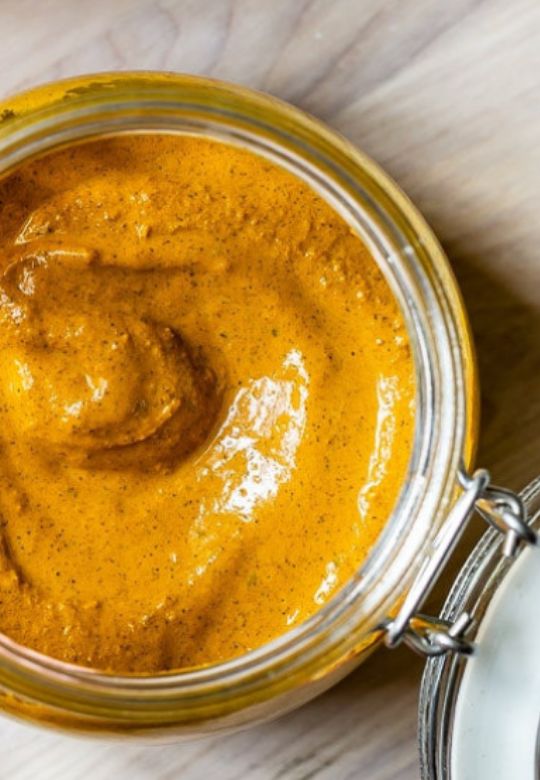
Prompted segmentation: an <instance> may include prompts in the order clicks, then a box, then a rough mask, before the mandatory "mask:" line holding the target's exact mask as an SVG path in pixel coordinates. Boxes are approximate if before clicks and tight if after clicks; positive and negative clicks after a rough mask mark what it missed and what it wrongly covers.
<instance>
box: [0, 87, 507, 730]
mask: <svg viewBox="0 0 540 780" xmlns="http://www.w3.org/2000/svg"><path fill="white" fill-rule="evenodd" d="M133 132H139V133H140V132H164V133H189V134H193V135H203V136H207V137H212V138H215V139H219V140H222V141H225V142H227V143H231V144H235V145H240V146H242V147H244V148H246V149H249V150H251V151H252V152H254V153H256V154H259V155H263V156H265V157H267V158H268V159H270V160H271V161H273V162H275V163H277V164H278V165H281V166H283V167H285V168H287V169H288V170H290V171H291V172H293V173H294V174H295V175H297V176H300V177H301V178H303V179H304V180H305V181H307V182H308V183H309V184H310V185H311V186H312V187H314V188H315V189H316V190H317V191H318V192H319V193H320V194H321V195H322V196H323V197H324V198H325V199H326V200H327V201H328V202H329V203H330V204H331V205H332V206H333V207H334V208H335V209H336V210H337V211H338V212H339V213H340V214H341V215H342V216H343V218H344V219H345V220H347V222H348V223H349V224H350V225H351V227H352V228H353V230H355V231H356V232H357V233H358V234H359V235H360V237H361V238H362V240H363V241H364V242H365V244H366V245H367V246H368V247H369V249H370V250H371V252H372V254H373V256H374V258H375V259H376V261H377V262H378V263H379V265H380V267H381V269H382V271H383V272H384V274H385V276H386V278H387V280H388V282H389V284H390V285H391V287H392V290H393V292H394V293H395V295H396V297H397V299H398V301H399V303H400V306H401V308H402V310H403V314H404V317H405V320H406V324H407V328H408V335H409V339H410V342H411V346H412V350H413V355H414V363H415V371H416V427H415V440H414V447H413V452H412V455H411V460H410V466H409V471H408V475H407V478H406V480H405V483H404V485H403V489H402V491H401V494H400V496H399V499H398V502H397V504H396V506H395V509H394V511H393V513H392V515H391V517H389V518H388V522H387V524H386V526H385V528H384V530H383V532H382V533H381V535H380V538H379V539H378V541H377V543H376V544H375V546H374V548H373V549H372V551H371V553H370V555H369V557H368V558H367V560H366V561H365V562H364V563H363V564H362V566H361V567H360V569H359V570H358V572H357V573H356V575H355V576H354V577H353V578H352V579H351V581H350V582H349V583H348V584H347V585H346V586H345V587H344V588H343V589H342V590H341V591H340V592H339V593H338V594H337V595H336V596H335V597H334V598H333V599H332V600H331V601H330V602H329V603H328V604H327V605H326V606H325V607H324V608H323V609H321V610H320V611H319V612H318V613H316V614H315V615H314V616H313V617H311V618H310V619H309V620H307V621H306V622H305V623H303V624H302V625H300V626H298V627H296V628H295V629H293V630H291V631H290V632H288V633H286V634H284V635H283V636H281V637H279V638H278V639H276V640H274V641H273V642H271V643H269V644H267V645H264V646H263V647H260V648H259V649H257V650H255V651H253V652H250V653H248V654H246V655H244V656H241V657H239V658H235V659H233V660H231V661H228V662H226V663H220V664H216V665H211V666H207V667H204V668H197V669H193V670H187V671H183V672H181V673H170V674H169V673H167V674H159V675H154V676H149V675H139V676H137V675H129V676H128V675H124V676H119V675H110V674H103V673H99V672H97V671H94V670H89V669H85V668H82V667H76V666H71V665H68V664H65V663H62V662H60V661H57V660H55V659H52V658H48V657H45V656H43V655H40V654H39V653H36V652H33V651H31V650H29V649H27V648H25V647H22V646H20V645H17V644H16V643H15V642H13V641H11V640H10V639H8V638H7V637H5V636H2V635H0V708H1V709H3V710H4V711H6V712H9V713H14V714H17V715H22V716H24V717H27V718H30V719H33V720H36V721H40V722H44V723H49V724H55V725H60V726H63V727H66V728H71V729H77V730H81V731H92V732H100V733H114V734H119V733H121V734H125V735H139V734H143V733H144V734H152V735H154V734H155V735H161V736H162V737H163V736H164V735H168V734H169V735H171V736H174V738H177V737H178V736H179V735H190V734H200V733H205V732H210V731H213V730H218V729H220V730H223V729H231V728H236V727H240V726H245V725H247V724H253V723H255V722H258V721H261V720H264V719H266V718H269V717H273V716H275V715H277V714H279V713H282V712H285V711H287V710H289V709H291V708H293V707H296V706H298V705H299V704H301V703H303V702H305V701H307V700H308V699H310V698H312V697H313V696H315V695H316V694H318V693H320V692H321V691H323V690H325V689H326V688H328V687H329V686H330V685H331V684H333V683H334V682H335V681H336V680H338V679H340V678H341V677H343V676H344V675H345V674H346V673H347V672H349V671H350V670H351V669H352V668H353V667H354V666H356V665H357V664H359V663H360V662H361V661H362V660H363V659H364V658H365V657H366V655H367V654H368V653H369V652H371V651H372V650H373V649H374V648H375V647H376V646H377V644H379V643H380V642H381V641H382V640H383V639H384V638H385V636H386V640H387V643H388V644H395V643H397V642H398V641H400V639H402V638H406V639H407V640H408V641H409V642H410V643H411V644H413V645H417V646H418V645H425V646H426V647H429V646H430V645H432V647H433V650H434V651H435V650H437V648H439V649H440V647H439V645H438V644H437V643H439V644H440V642H441V641H443V639H442V638H441V637H442V634H443V633H444V632H442V630H441V626H439V625H436V626H435V627H433V626H432V627H431V629H430V626H429V624H422V625H419V624H417V625H415V624H414V622H413V621H412V620H411V616H412V613H413V612H414V611H415V609H416V608H417V607H418V605H419V604H420V602H421V600H422V598H423V596H424V595H425V592H426V590H427V588H428V585H429V584H430V582H431V580H432V579H433V577H434V576H435V573H436V570H437V569H438V568H439V567H440V565H441V563H442V562H443V561H444V559H445V557H446V554H447V552H448V550H449V549H450V548H451V547H452V545H453V543H454V541H455V538H457V535H458V534H459V532H460V529H461V528H462V527H463V523H464V521H465V518H466V517H467V516H468V515H469V514H470V512H471V510H472V509H473V507H474V505H475V503H476V502H478V500H479V499H481V498H482V497H484V499H485V501H486V502H489V500H490V499H489V496H487V493H486V492H485V491H486V489H487V478H486V476H485V474H483V473H482V478H481V479H480V478H477V479H476V481H475V478H472V479H471V478H469V477H467V476H466V472H465V471H464V469H465V468H468V466H469V464H470V462H471V459H472V455H473V452H474V449H475V443H476V429H477V397H478V385H477V377H476V371H475V362H474V357H473V349H472V345H471V336H470V332H469V327H468V323H467V317H466V314H465V311H464V308H463V303H462V300H461V297H460V294H459V291H458V288H457V286H456V282H455V280H454V277H453V275H452V272H451V270H450V268H449V265H448V261H447V259H446V257H445V255H444V253H443V252H442V250H441V248H440V246H439V244H438V243H437V240H436V239H435V237H434V235H433V234H432V232H431V230H430V229H429V227H428V226H427V224H426V223H425V222H424V220H423V218H422V217H421V216H420V214H419V213H418V212H417V211H416V209H415V208H414V206H413V205H412V204H411V202H410V201H409V200H408V199H407V198H406V196H405V195H404V194H403V193H402V192H401V191H400V190H399V188H398V187H397V186H396V184H395V183H394V182H393V181H391V180H390V179H389V178H388V176H387V175H386V174H385V173H383V171H381V170H380V169H379V168H378V167H377V165H375V164H374V163H373V162H372V161H371V160H369V159H368V158H367V157H366V156H365V155H363V154H362V153H360V152H359V151H358V150H357V149H355V148H354V147H353V146H352V145H351V144H349V143H348V142H347V141H346V140H345V139H344V138H342V137H341V136H339V135H338V134H337V133H335V132H333V131H331V130H330V129H328V128H327V127H325V126H324V125H322V124H321V123H319V122H317V121H316V120H314V119H313V118H311V117H309V116H307V115H306V114H304V113H302V112H301V111H299V110H297V109H296V108H293V107H292V106H290V105H287V104H285V103H282V102H280V101H278V100H276V99H274V98H272V97H269V96H267V95H262V94H260V93H256V92H253V91H250V90H247V89H243V88H241V87H237V86H233V85H229V84H225V83H220V82H216V81H212V80H208V79H202V78H195V77H191V76H189V77H188V76H181V75H173V74H159V73H117V74H105V75H103V74H102V75H99V76H87V77H83V78H77V79H74V80H69V81H64V82H60V83H56V84H53V85H48V86H44V87H41V88H38V89H36V90H33V91H31V92H28V93H25V94H22V95H19V96H16V97H14V98H11V99H9V100H7V101H5V102H4V103H3V104H0V175H5V174H6V173H8V172H10V171H12V170H13V169H15V168H16V167H17V166H18V165H20V164H21V163H23V162H24V161H26V160H28V159H29V158H31V157H33V156H35V155H42V154H45V153H47V152H50V151H51V150H53V149H57V148H59V147H65V146H66V145H69V144H73V143H76V142H80V141H83V140H87V139H95V138H102V137H104V136H110V135H113V134H118V133H133ZM351 389H352V388H351ZM460 480H461V484H460ZM492 503H493V502H492ZM518 530H519V529H518ZM454 634H455V637H454V638H456V637H457V640H458V639H459V637H458V635H457V632H454ZM457 640H456V641H457ZM448 641H449V642H450V643H451V641H452V638H451V637H450V639H449V640H448ZM443 644H444V641H443Z"/></svg>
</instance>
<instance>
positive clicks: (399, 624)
mask: <svg viewBox="0 0 540 780" xmlns="http://www.w3.org/2000/svg"><path fill="white" fill-rule="evenodd" d="M458 481H459V484H460V485H461V487H462V488H463V493H462V494H461V495H460V497H459V498H458V499H457V501H456V503H455V504H454V506H453V507H452V509H451V510H450V513H449V515H448V519H447V520H446V522H445V523H444V525H443V527H442V528H441V530H440V532H439V534H438V535H437V537H436V538H435V541H434V544H433V554H432V555H431V556H430V557H429V558H428V559H427V560H426V562H425V564H424V565H423V567H422V569H421V570H420V573H419V575H418V576H417V578H416V580H415V581H414V583H413V585H412V588H411V590H410V591H409V593H408V595H407V597H406V598H405V601H404V602H403V604H402V606H401V609H400V610H399V612H398V614H397V615H396V616H395V617H394V618H387V619H386V620H385V621H383V623H382V625H381V626H380V627H381V628H382V629H383V630H384V631H385V633H386V636H385V642H386V645H387V646H388V647H396V646H397V645H399V644H401V642H404V643H405V644H406V645H408V646H409V647H411V649H413V650H415V651H416V652H418V653H420V654H421V655H425V656H437V655H444V654H446V653H460V654H462V655H470V654H471V653H472V652H474V645H473V644H472V643H471V642H470V641H469V640H468V639H467V632H468V631H469V629H470V628H471V626H472V625H473V622H474V621H473V618H472V616H471V615H469V614H468V613H467V612H462V613H461V614H460V615H458V617H457V618H456V619H455V621H454V622H453V623H450V622H448V621H442V620H439V619H437V618H432V617H429V616H427V615H423V614H420V613H418V609H419V608H420V607H421V605H422V604H423V602H424V600H425V599H426V597H427V596H428V594H429V593H430V591H431V589H432V588H433V585H434V584H435V582H436V580H437V578H438V577H439V575H440V573H441V571H442V569H443V568H444V566H445V565H446V563H447V561H448V559H449V558H450V555H451V554H452V552H453V551H454V549H455V547H456V545H457V543H458V541H459V539H460V538H461V535H462V533H463V531H464V530H465V527H466V525H467V523H468V521H469V519H470V518H471V516H472V515H473V513H474V511H475V510H476V511H477V512H478V513H479V515H480V516H481V517H483V518H484V519H485V520H486V522H488V523H489V524H490V525H491V526H493V528H495V529H496V530H497V531H499V532H500V533H502V534H504V542H503V548H502V554H503V555H504V556H506V557H510V558H511V557H513V556H514V555H515V554H516V552H517V551H518V549H519V548H520V547H521V546H522V545H523V544H538V535H537V534H536V532H535V531H534V530H533V529H532V528H531V527H530V526H529V525H528V524H527V514H526V511H525V507H524V504H523V501H522V500H521V499H520V498H519V496H518V495H517V494H516V493H513V492H512V491H511V490H507V489H506V488H500V487H496V486H495V485H491V484H490V482H491V478H490V475H489V472H488V471H487V470H486V469H478V470H477V471H475V472H474V474H472V475H469V474H468V473H467V472H466V470H465V468H464V467H463V466H462V467H460V469H459V470H458Z"/></svg>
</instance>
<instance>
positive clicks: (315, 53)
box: [0, 0, 540, 780]
mask: <svg viewBox="0 0 540 780" xmlns="http://www.w3.org/2000/svg"><path fill="white" fill-rule="evenodd" d="M0 31H1V32H2V46H1V47H0V93H1V94H7V93H9V92H13V91H15V90H18V89H21V88H24V87H28V86H30V85H33V84H36V83H38V82H42V81H45V80H49V79H55V78H59V77H62V76H68V75H71V74H76V73H83V72H90V71H98V70H108V69H130V68H137V69H140V68H155V69H167V70H179V71H187V72H192V73H204V74H211V75H214V76H217V77H220V78H224V79H229V80H234V81H238V82H241V83H243V84H247V85H250V86H254V87H258V88H260V89H263V90H266V91H269V92H272V93H274V94H276V95H279V96H280V97H282V98H285V99H287V100H290V101H292V102H294V103H296V104H297V105H299V106H301V107H303V108H305V109H307V110H308V111H310V112H312V113H313V114H315V115H317V116H319V117H320V118H322V119H324V120H326V121H327V122H328V123H329V124H331V125H332V126H333V127H335V128H338V129H339V130H341V131H342V132H343V133H345V134H346V135H347V136H348V137H349V138H350V139H352V140H353V141H354V142H355V143H357V144H358V145H359V146H360V147H362V148H363V149H364V150H365V151H367V152H368V153H369V154H370V155H372V156H373V157H374V158H375V159H376V160H378V161H379V162H380V163H381V164H382V165H383V166H384V167H385V168H386V169H387V170H388V171H389V172H390V173H391V174H392V175H393V176H394V177H395V178H396V179H397V181H398V182H399V183H400V184H401V185H402V187H403V188H404V189H405V190H406V191H407V192H408V193H409V195H410V196H411V197H412V198H413V200H414V201H415V202H416V203H417V204H418V206H419V207H420V208H421V210H422V211H423V212H424V214H425V215H426V216H427V218H428V220H429V221H430V222H431V224H432V225H433V227H434V229H435V231H436V232H437V233H438V235H439V237H440V238H441V240H442V242H443V244H444V246H445V247H446V249H447V251H448V254H449V256H450V258H451V261H452V264H453V266H454V268H455V272H456V275H457V277H458V280H459V282H460V284H461V287H462V290H463V294H464V297H465V301H466V304H467V306H468V310H469V313H470V317H471V321H472V326H473V330H474V334H475V337H476V343H477V347H478V353H479V365H480V373H481V381H482V386H483V421H482V429H481V441H480V451H479V458H478V461H479V463H481V464H482V465H485V466H487V467H489V468H490V469H491V470H492V473H493V475H494V476H495V477H496V478H497V480H498V481H499V482H501V483H504V484H508V485H510V486H512V487H521V486H523V485H524V484H525V483H526V482H527V481H528V480H530V479H531V478H532V477H533V476H535V475H536V474H537V473H538V472H539V471H540V452H539V449H540V447H539V445H540V252H539V246H540V218H539V211H540V209H539V207H540V176H539V174H540V3H539V2H538V0H513V1H512V2H511V3H509V2H507V0H483V1H482V0H450V1H449V2H444V0H159V1H158V0H92V1H91V2H89V1H88V0H40V2H35V0H0ZM421 668H422V663H421V661H420V660H419V659H417V658H416V657H415V656H413V655H412V654H411V653H409V652H408V651H401V650H400V651H397V652H393V653H389V652H388V651H384V650H381V651H380V652H379V653H378V654H376V655H375V656H374V657H372V659H371V660H370V661H368V662H367V663H366V664H365V665H364V666H363V667H361V668H360V669H359V670H357V672H355V673H354V674H352V675H351V676H350V677H348V678H347V679H346V680H345V681H343V682H342V683H341V684H340V685H338V686H337V687H336V688H335V689H333V690H332V691H330V692H329V693H327V694H326V695H324V696H322V697H321V698H319V699H317V700H316V701H314V702H312V703H311V704H309V705H308V706H306V707H304V708H302V709H301V710H299V711H297V712H295V713H293V714H292V715H289V716H287V717H285V718H282V719H281V720H279V721H277V722H274V723H271V724H269V725H265V726H262V727H259V728H257V729H255V730H253V731H250V732H245V733H243V734H239V735H235V736H232V737H228V738H220V739H213V740H210V741H201V742H196V743H191V744H178V745H173V746H169V747H165V748H162V747H161V748H151V747H150V748H148V747H140V746H133V745H130V746H125V745H123V744H119V743H107V744H103V743H99V742H91V741H80V740H74V739H72V738H66V737H63V736H57V735H56V734H50V733H45V732H40V731H36V730H34V729H31V728H30V727H27V726H22V725H19V724H16V723H14V722H11V721H7V720H4V719H2V720H0V780H75V779H77V780H79V778H84V780H110V779H111V778H115V779H116V778H118V780H124V778H125V779H126V780H127V779H128V778H129V780H169V779H171V780H172V779H173V778H180V777H181V778H182V779H183V780H199V778H201V779H202V780H207V779H209V778H219V780H236V779H237V778H242V779H244V778H248V779H249V780H277V778H281V780H301V778H302V779H304V780H307V778H317V780H345V778H365V779H368V780H387V779H389V778H392V779H394V778H399V779H400V780H413V778H417V777H418V762H417V751H416V706H417V694H418V685H419V680H420V673H421Z"/></svg>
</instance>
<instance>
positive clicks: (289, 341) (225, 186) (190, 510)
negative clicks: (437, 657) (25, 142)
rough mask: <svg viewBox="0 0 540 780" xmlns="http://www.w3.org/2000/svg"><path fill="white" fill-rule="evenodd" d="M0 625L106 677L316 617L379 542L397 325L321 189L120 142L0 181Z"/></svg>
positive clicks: (399, 475)
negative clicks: (317, 191) (105, 671)
mask: <svg viewBox="0 0 540 780" xmlns="http://www.w3.org/2000/svg"><path fill="white" fill-rule="evenodd" d="M0 274H1V276H0V326H1V327H0V412H1V420H2V425H1V430H0V510H1V519H0V631H3V632H4V633H6V634H7V635H8V636H10V637H12V638H14V639H15V640H17V641H19V642H21V643H23V644H25V645H28V646H30V647H32V648H35V649H38V650H40V651H42V652H44V653H47V654H50V655H53V656H55V657H58V658H61V659H64V660H67V661H70V662H74V663H79V664H83V665H89V666H93V667H97V668H102V669H108V670H116V671H139V672H151V671H159V670H167V669H176V668H182V667H186V666H193V665H199V664H206V663H210V662H214V661H218V660H222V659H226V658H229V657H231V656H234V655H238V654H240V653H243V652H246V651H248V650H250V649H252V648H254V647H257V646H259V645H260V644H262V643H263V642H265V641H268V640H269V639H272V638H274V637H276V636H278V635H280V634H281V633H283V632H284V631H286V630H287V629H288V628H290V627H292V626H294V625H296V624H298V623H299V622H301V621H303V620H305V619H306V618H307V617H308V616H310V615H311V614H313V613H314V612H315V611H316V610H317V609H319V608H320V607H321V606H322V605H323V604H324V603H325V602H326V601H327V600H328V599H329V598H331V597H332V596H333V595H335V593H336V592H337V590H338V589H339V588H340V587H341V586H342V585H343V584H345V582H346V581H347V580H348V579H349V578H350V576H351V575H352V574H353V572H354V571H355V570H356V569H357V568H358V566H359V565H360V564H361V563H362V561H363V559H364V558H365V555H366V553H367V552H368V551H369V549H370V547H371V546H372V544H373V542H374V541H375V539H376V537H377V535H378V533H379V532H380V530H381V528H382V527H383V525H384V523H385V521H386V519H387V517H388V515H389V513H390V512H391V509H392V507H393V505H394V503H395V501H396V498H397V496H398V493H399V490H400V488H401V485H402V481H403V478H404V475H405V471H406V467H407V463H408V459H409V455H410V449H411V441H412V435H413V418H414V409H413V395H414V383H413V367H412V358H411V355H410V350H409V345H408V343H407V337H406V332H405V328H404V323H403V321H402V318H401V315H400V313H399V310H398V307H397V304H396V303H395V300H394V298H393V296H392V294H391V292H390V291H389V289H388V287H387V285H386V283H385V281H384V279H383V277H382V275H381V273H380V272H379V270H378V268H377V266H376V264H375V262H374V261H373V259H372V258H371V256H370V255H369V252H368V251H367V249H366V248H365V247H364V245H363V244H362V242H361V241H360V239H359V238H358V237H357V236H356V235H355V234H353V232H352V231H351V230H350V228H349V227H348V226H347V225H346V223H345V222H344V221H343V220H342V219H341V218H340V217H339V216H338V215H337V214H336V213H335V212H334V211H333V210H332V209H331V208H330V206H328V205H327V204H326V203H325V202H324V201H323V200H322V199H321V198H320V197H319V196H318V195H317V194H315V193H314V192H313V191H312V190H311V189H310V188H309V187H308V186H307V185H306V184H304V183H303V182H301V181H300V180H299V179H297V178H295V177H294V176H292V175H291V174H290V173H288V172H285V171H283V170H281V169H279V168H277V167H275V166H273V165H271V164H270V163H269V162H267V161H265V160H263V159H261V158H258V157H256V156H254V155H253V154H251V153H249V152H246V151H243V150H240V149H236V148H233V147H230V146H227V145H224V144H220V143H217V142H212V141H210V140H204V139H199V138H190V137H182V136H176V137H173V136H164V135H160V136H158V135H146V136H143V135H137V136H123V137H118V138H115V139H108V140H102V141H97V142H93V143H88V144H84V145H81V146H78V147H73V148H70V149H67V150H65V151H61V152H57V153H55V154H51V155H49V156H47V157H45V158H42V159H40V160H37V161H35V162H33V163H28V164H26V165H25V166H24V167H22V168H21V169H19V170H18V171H17V172H16V173H14V174H12V175H11V176H9V177H8V178H7V179H5V180H4V181H3V182H1V183H0Z"/></svg>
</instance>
